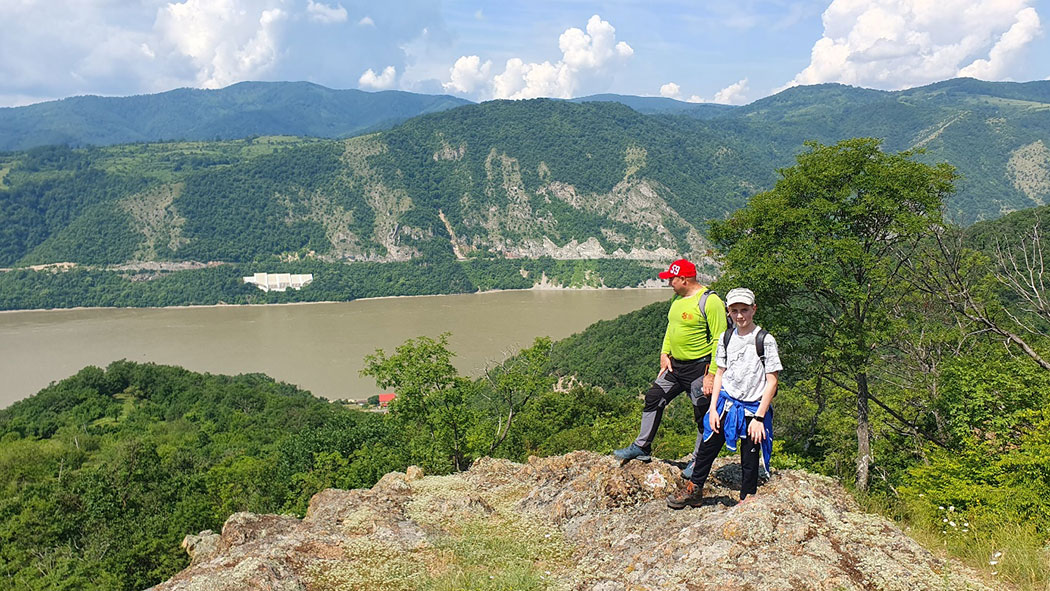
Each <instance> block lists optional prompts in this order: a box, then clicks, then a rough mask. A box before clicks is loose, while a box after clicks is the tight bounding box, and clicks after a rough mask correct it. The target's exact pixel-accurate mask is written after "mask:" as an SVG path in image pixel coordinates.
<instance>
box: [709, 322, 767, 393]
mask: <svg viewBox="0 0 1050 591" xmlns="http://www.w3.org/2000/svg"><path fill="white" fill-rule="evenodd" d="M732 330H733V337H732V338H731V339H729V351H728V352H727V351H726V348H725V345H724V344H723V343H725V340H724V339H725V333H722V334H721V335H719V337H718V352H717V353H716V354H715V360H716V362H717V363H718V367H724V368H725V373H723V374H722V388H724V389H725V391H726V392H727V393H728V394H729V395H730V396H732V397H733V398H736V399H737V400H740V401H741V402H757V401H759V400H762V392H763V391H765V389H766V374H767V373H773V372H775V371H780V370H782V369H784V366H783V365H781V364H780V354H779V353H778V352H777V340H776V339H774V338H773V335H771V334H769V333H766V339H765V354H766V364H765V367H763V365H762V359H761V358H760V357H759V356H758V350H757V349H756V348H755V337H757V336H758V333H759V331H761V330H762V328H761V327H760V326H755V328H754V330H752V331H751V332H749V333H747V334H746V335H743V336H741V335H740V334H739V333H738V332H737V331H736V329H735V328H734V329H732Z"/></svg>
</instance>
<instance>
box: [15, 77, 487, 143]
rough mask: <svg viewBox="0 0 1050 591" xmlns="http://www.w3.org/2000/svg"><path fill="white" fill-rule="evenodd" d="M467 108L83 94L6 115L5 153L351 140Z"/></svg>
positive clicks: (400, 99) (186, 92) (257, 87)
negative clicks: (272, 139) (274, 138)
mask: <svg viewBox="0 0 1050 591" xmlns="http://www.w3.org/2000/svg"><path fill="white" fill-rule="evenodd" d="M466 104H470V101H467V100H464V99H460V98H456V97H452V96H434V95H424V94H414V93H411V92H401V91H394V90H389V91H383V92H364V91H361V90H333V89H330V88H325V87H323V86H319V85H317V84H312V83H310V82H241V83H238V84H234V85H232V86H228V87H226V88H222V89H218V90H199V89H192V88H180V89H178V90H172V91H168V92H162V93H159V94H148V95H140V96H130V97H100V96H78V97H72V98H67V99H63V100H60V101H50V102H45V103H38V104H35V105H29V106H25V107H14V108H5V109H0V150H25V149H29V148H35V147H39V146H45V145H53V144H63V145H70V146H86V145H95V146H107V145H112V144H128V143H133V142H158V141H169V140H196V141H202V140H203V141H213V140H219V139H241V138H245V137H251V136H260V135H295V136H312V137H328V138H337V137H348V136H351V135H357V134H360V133H365V132H369V131H376V130H379V129H388V128H390V127H393V126H394V125H396V124H397V123H400V122H402V121H404V120H406V119H410V118H412V117H415V116H417V115H421V114H424V113H431V112H434V111H441V110H444V109H451V108H453V107H458V106H461V105H466Z"/></svg>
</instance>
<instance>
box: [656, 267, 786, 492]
mask: <svg viewBox="0 0 1050 591" xmlns="http://www.w3.org/2000/svg"><path fill="white" fill-rule="evenodd" d="M726 305H727V306H728V308H729V316H730V318H731V319H732V320H733V324H734V325H735V328H733V329H729V330H726V332H725V333H723V335H722V336H721V338H719V340H718V349H717V352H716V354H715V359H716V364H717V367H718V370H717V372H716V373H715V383H714V394H712V396H711V406H710V409H709V410H708V412H707V416H706V417H704V436H703V439H704V441H703V443H702V444H701V445H700V449H699V451H698V452H697V456H696V459H695V465H694V468H693V474H692V477H691V478H690V480H689V483H688V485H686V487H685V488H684V489H683V490H682V491H681V492H679V493H678V494H677V495H674V496H671V497H668V498H667V506H668V507H670V508H672V509H681V508H683V507H687V506H689V507H699V506H700V505H701V504H702V503H703V490H704V482H705V481H706V480H707V476H708V475H709V474H710V472H711V464H712V463H713V462H714V461H715V458H716V457H718V452H719V451H720V450H721V449H722V446H723V445H726V446H727V447H728V448H729V449H731V450H734V451H735V450H736V446H737V442H738V440H739V442H740V444H741V445H740V470H741V484H740V500H741V501H743V500H745V499H747V498H748V497H750V496H751V495H754V494H755V492H756V491H757V489H758V473H759V467H758V457H759V452H760V451H761V454H762V459H763V461H764V463H765V466H766V469H767V470H768V469H769V457H770V454H771V452H772V450H773V409H772V408H771V407H770V404H771V403H772V401H773V395H774V394H775V393H776V390H777V376H778V374H779V372H780V370H781V369H783V366H782V365H781V364H780V355H779V354H778V352H777V341H776V339H774V338H773V335H771V334H769V333H768V332H766V330H765V329H763V328H761V327H759V326H756V325H755V323H754V316H755V310H757V309H758V306H757V305H756V304H755V294H754V293H753V292H752V291H751V290H750V289H746V288H736V289H732V290H730V291H729V293H728V294H726Z"/></svg>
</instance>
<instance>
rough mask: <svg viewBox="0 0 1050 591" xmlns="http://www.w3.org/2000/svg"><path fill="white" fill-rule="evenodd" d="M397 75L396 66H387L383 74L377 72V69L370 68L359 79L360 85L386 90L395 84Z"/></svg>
mask: <svg viewBox="0 0 1050 591" xmlns="http://www.w3.org/2000/svg"><path fill="white" fill-rule="evenodd" d="M396 77H397V69H396V68H394V66H387V67H386V68H383V73H382V74H376V73H375V70H373V69H372V68H369V69H367V70H365V73H364V74H361V77H360V78H358V79H357V84H358V86H363V87H366V88H374V89H376V90H385V89H388V88H392V87H393V86H394V81H395V78H396Z"/></svg>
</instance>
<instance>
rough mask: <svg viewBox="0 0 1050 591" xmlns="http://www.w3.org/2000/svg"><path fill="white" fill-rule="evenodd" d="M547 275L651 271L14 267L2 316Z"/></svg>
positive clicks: (632, 282)
mask: <svg viewBox="0 0 1050 591" xmlns="http://www.w3.org/2000/svg"><path fill="white" fill-rule="evenodd" d="M101 247H102V246H101V245H100V248H101ZM262 271H266V272H270V273H312V274H313V276H314V281H313V283H311V284H309V285H308V286H306V287H305V288H303V289H302V290H299V291H296V290H288V291H286V292H269V293H264V292H262V291H260V290H259V289H257V288H256V287H254V286H251V285H246V284H245V283H244V281H243V277H246V276H249V275H252V274H254V273H256V272H262ZM523 271H524V273H523ZM544 274H545V275H546V276H547V278H548V279H549V280H550V281H552V282H554V283H558V284H562V285H565V286H567V287H583V286H587V285H593V284H595V283H602V284H604V285H605V286H606V287H634V286H636V285H638V284H639V283H642V282H644V281H645V280H647V279H649V278H651V277H652V276H653V269H652V268H650V267H648V266H646V265H643V264H640V263H638V262H635V261H619V260H609V261H587V260H583V261H555V260H553V259H550V258H545V259H538V260H532V261H523V260H517V261H509V260H474V261H462V262H459V261H455V260H452V259H451V258H450V257H446V256H444V255H440V256H437V257H435V258H431V259H420V260H415V261H411V262H405V263H354V264H343V263H323V262H320V261H316V260H307V261H301V262H296V263H291V262H278V261H269V262H265V263H258V264H244V265H220V266H214V267H208V268H204V269H195V270H186V271H175V272H156V271H149V270H145V271H140V272H122V271H107V270H102V269H97V268H91V267H79V268H75V269H70V270H65V271H58V270H45V271H40V272H36V271H31V270H27V269H15V270H12V271H9V272H6V273H5V272H0V310H19V309H40V308H72V307H77V306H90V307H98V306H118V307H160V306H186V305H214V304H219V303H226V304H259V303H288V302H333V301H350V300H355V299H359V298H374V297H388V296H397V295H433V294H448V293H472V292H475V291H484V290H490V289H526V288H529V287H532V285H533V279H532V278H539V277H541V276H542V275H544ZM526 275H527V276H528V278H526V277H525V276H526Z"/></svg>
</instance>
